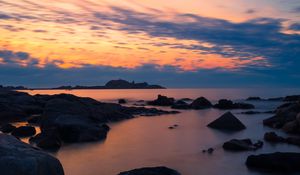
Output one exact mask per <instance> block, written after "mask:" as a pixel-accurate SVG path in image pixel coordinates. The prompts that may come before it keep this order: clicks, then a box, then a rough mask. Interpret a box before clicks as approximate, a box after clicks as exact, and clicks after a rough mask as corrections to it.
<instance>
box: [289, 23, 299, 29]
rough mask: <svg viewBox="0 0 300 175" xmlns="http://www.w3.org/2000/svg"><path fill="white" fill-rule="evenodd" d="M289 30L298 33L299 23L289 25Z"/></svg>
mask: <svg viewBox="0 0 300 175" xmlns="http://www.w3.org/2000/svg"><path fill="white" fill-rule="evenodd" d="M289 29H290V30H294V31H300V23H294V24H292V25H290V27H289Z"/></svg>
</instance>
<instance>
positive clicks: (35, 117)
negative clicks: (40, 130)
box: [27, 115, 42, 125]
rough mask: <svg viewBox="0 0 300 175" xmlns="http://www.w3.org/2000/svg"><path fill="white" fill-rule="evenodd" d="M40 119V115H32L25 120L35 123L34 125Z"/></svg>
mask: <svg viewBox="0 0 300 175" xmlns="http://www.w3.org/2000/svg"><path fill="white" fill-rule="evenodd" d="M41 121H42V116H41V115H33V116H31V117H30V118H29V119H28V120H27V122H28V123H30V124H36V125H39V124H40V123H41Z"/></svg>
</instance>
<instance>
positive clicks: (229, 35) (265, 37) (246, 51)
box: [94, 7, 300, 66]
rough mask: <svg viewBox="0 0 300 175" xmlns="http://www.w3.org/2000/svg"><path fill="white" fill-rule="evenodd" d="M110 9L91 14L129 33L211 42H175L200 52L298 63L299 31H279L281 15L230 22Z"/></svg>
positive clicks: (280, 62) (281, 63)
mask: <svg viewBox="0 0 300 175" xmlns="http://www.w3.org/2000/svg"><path fill="white" fill-rule="evenodd" d="M111 9H112V11H113V12H112V13H107V12H106V13H101V12H96V13H95V14H94V15H95V17H96V18H98V19H99V21H101V22H103V21H109V22H113V23H115V24H116V26H118V27H119V29H118V30H121V31H124V32H127V33H129V34H132V33H144V34H147V35H149V36H151V37H170V38H176V39H178V40H193V41H198V42H200V43H202V42H206V43H210V44H212V45H213V47H205V46H203V45H191V46H186V45H182V44H178V45H177V46H175V47H177V48H180V47H182V48H184V49H191V50H199V51H202V52H201V53H202V54H203V53H207V54H219V55H221V56H223V57H238V58H240V60H245V59H249V60H251V59H254V58H257V57H261V58H264V59H265V60H266V62H268V64H269V65H272V66H288V65H290V62H293V63H295V64H297V65H299V60H296V59H294V58H295V57H297V58H299V57H300V49H299V48H300V35H298V34H286V33H283V32H282V30H283V27H282V26H283V22H285V21H286V20H285V19H280V18H256V19H251V20H248V21H245V22H240V23H234V22H230V21H227V20H222V19H216V18H208V17H203V16H199V15H195V14H177V15H176V18H175V19H173V20H161V19H159V17H158V16H156V15H154V14H147V13H141V12H136V11H133V10H129V9H123V8H120V7H112V8H111ZM178 43H180V42H178ZM203 51H204V52H203Z"/></svg>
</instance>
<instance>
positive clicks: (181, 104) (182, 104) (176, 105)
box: [172, 100, 190, 109]
mask: <svg viewBox="0 0 300 175" xmlns="http://www.w3.org/2000/svg"><path fill="white" fill-rule="evenodd" d="M172 108H173V109H190V105H189V104H187V103H186V102H185V101H182V100H178V101H176V102H175V103H174V104H173V105H172Z"/></svg>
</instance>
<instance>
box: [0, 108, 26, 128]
mask: <svg viewBox="0 0 300 175" xmlns="http://www.w3.org/2000/svg"><path fill="white" fill-rule="evenodd" d="M26 117H28V115H27V114H26V112H25V111H23V110H22V109H21V108H20V107H18V106H15V105H9V104H3V103H0V122H2V123H6V122H15V121H20V120H24V119H26Z"/></svg>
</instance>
